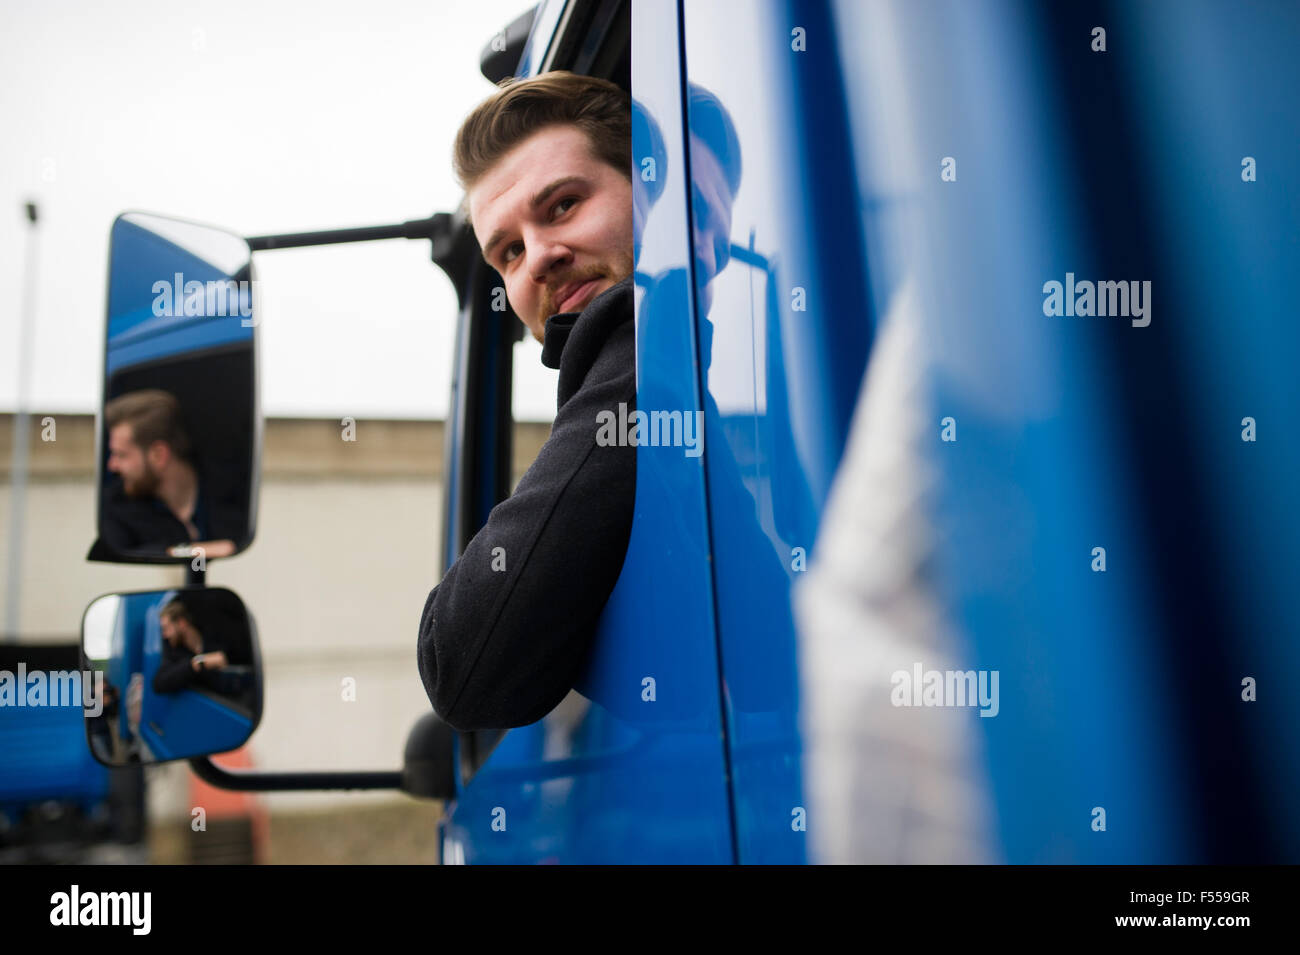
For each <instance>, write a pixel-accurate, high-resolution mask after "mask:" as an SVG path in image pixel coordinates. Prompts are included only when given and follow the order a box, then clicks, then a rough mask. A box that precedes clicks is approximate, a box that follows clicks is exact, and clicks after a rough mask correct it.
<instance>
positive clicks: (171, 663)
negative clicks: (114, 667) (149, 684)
mask: <svg viewBox="0 0 1300 955" xmlns="http://www.w3.org/2000/svg"><path fill="white" fill-rule="evenodd" d="M158 626H159V629H161V630H162V636H163V642H164V646H163V652H162V663H161V664H159V666H158V672H157V673H155V674H154V677H153V688H154V692H155V693H176V692H177V691H179V690H184V689H187V688H188V687H192V686H195V685H199V686H211V685H212V683H213V681H212V680H211V675H214V674H215V673H216V672H217V671H219V670H221V669H223V668H224V667H226V666H227V665H228V664H229V662H230V661H229V660H228V659H227V658H226V654H225V651H223V650H210V649H208V646H207V643H211V642H212V641H211V640H209V641H207V643H205V641H204V638H203V634H202V633H200V632H199V629H198V627H197V626H195V623H194V618H193V617H192V616H191V615H190V611H189V608H187V607H186V606H185V604H183V603H181V602H180V601H179V600H172V601H169V602H168V603H167V604H165V605H164V606H163V608H162V609H161V610H159V611H158ZM205 651H206V652H205Z"/></svg>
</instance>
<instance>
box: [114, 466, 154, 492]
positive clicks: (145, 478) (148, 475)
mask: <svg viewBox="0 0 1300 955" xmlns="http://www.w3.org/2000/svg"><path fill="white" fill-rule="evenodd" d="M160 483H161V482H160V481H159V480H158V475H157V474H156V473H154V471H153V470H152V469H151V468H150V467H149V465H147V464H146V465H145V466H144V471H142V472H141V474H140V476H139V477H137V478H135V479H134V480H127V478H125V477H123V478H122V490H124V491H126V496H127V497H129V498H132V499H135V500H139V499H141V498H148V497H154V496H156V495H157V493H158V485H159V484H160Z"/></svg>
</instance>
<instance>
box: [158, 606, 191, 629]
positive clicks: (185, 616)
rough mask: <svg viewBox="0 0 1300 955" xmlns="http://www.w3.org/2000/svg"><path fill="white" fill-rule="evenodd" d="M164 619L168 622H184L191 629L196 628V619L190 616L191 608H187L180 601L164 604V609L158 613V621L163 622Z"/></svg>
mask: <svg viewBox="0 0 1300 955" xmlns="http://www.w3.org/2000/svg"><path fill="white" fill-rule="evenodd" d="M164 618H165V619H167V620H184V621H185V622H186V623H188V624H189V625H190V626H191V627H192V626H194V618H193V617H191V616H190V609H189V607H186V606H185V604H183V603H181V602H180V601H179V600H169V601H167V603H165V604H163V607H162V609H161V610H159V611H158V619H159V620H162V619H164Z"/></svg>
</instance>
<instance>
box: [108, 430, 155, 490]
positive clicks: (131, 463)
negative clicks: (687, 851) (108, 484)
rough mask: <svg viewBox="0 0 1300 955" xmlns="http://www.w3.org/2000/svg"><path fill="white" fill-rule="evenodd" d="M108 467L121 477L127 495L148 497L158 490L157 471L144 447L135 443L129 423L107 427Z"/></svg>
mask: <svg viewBox="0 0 1300 955" xmlns="http://www.w3.org/2000/svg"><path fill="white" fill-rule="evenodd" d="M159 443H161V442H159ZM108 469H109V470H110V471H112V472H113V473H114V474H116V475H118V476H119V477H121V479H122V488H123V490H125V491H126V494H127V497H150V496H152V495H153V494H154V493H155V492H156V491H157V490H158V473H157V471H156V470H155V469H154V467H153V466H152V464H151V462H150V460H149V456H148V455H146V454H145V452H144V449H143V448H141V447H140V445H138V444H136V443H135V435H134V434H133V433H132V428H131V426H130V425H129V424H119V425H116V426H115V427H113V428H110V429H109V432H108Z"/></svg>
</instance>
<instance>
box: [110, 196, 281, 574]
mask: <svg viewBox="0 0 1300 955" xmlns="http://www.w3.org/2000/svg"><path fill="white" fill-rule="evenodd" d="M255 289H256V282H255V280H254V278H253V265H252V250H251V248H250V246H249V243H248V241H247V240H246V239H244V238H241V237H239V236H237V235H234V234H232V233H229V232H225V231H222V230H220V229H214V228H212V227H210V226H204V225H198V224H195V223H192V222H185V221H183V220H180V219H169V218H165V217H163V216H155V215H149V214H146V213H123V214H122V215H120V216H118V217H117V219H116V220H115V221H114V222H113V228H112V233H111V241H110V251H109V280H108V303H107V317H106V322H105V326H106V328H105V346H104V389H103V394H102V398H101V405H100V409H99V418H98V422H97V425H98V427H97V433H96V441H97V449H96V450H97V454H96V457H97V468H98V470H97V475H98V480H97V481H96V487H97V488H98V493H99V506H98V538H97V540H96V541H95V543H94V545H93V546H92V548H91V551H90V554H89V555H88V559H89V560H104V561H119V562H129V563H140V562H144V563H174V562H177V561H188V560H191V559H193V558H195V557H197V556H200V554H201V555H202V556H203V557H204V558H205V559H206V558H208V557H212V558H216V557H228V556H231V555H233V554H236V553H238V552H240V551H242V550H243V549H244V548H246V547H247V546H248V545H249V544H250V543H251V542H252V539H253V534H254V531H255V528H256V517H257V494H258V480H257V476H258V466H259V463H260V460H261V436H262V422H261V413H260V408H259V406H258V397H257V394H258V382H257V337H258V336H257V325H258V322H259V320H260V314H259V311H260V296H258V295H256V294H255Z"/></svg>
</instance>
